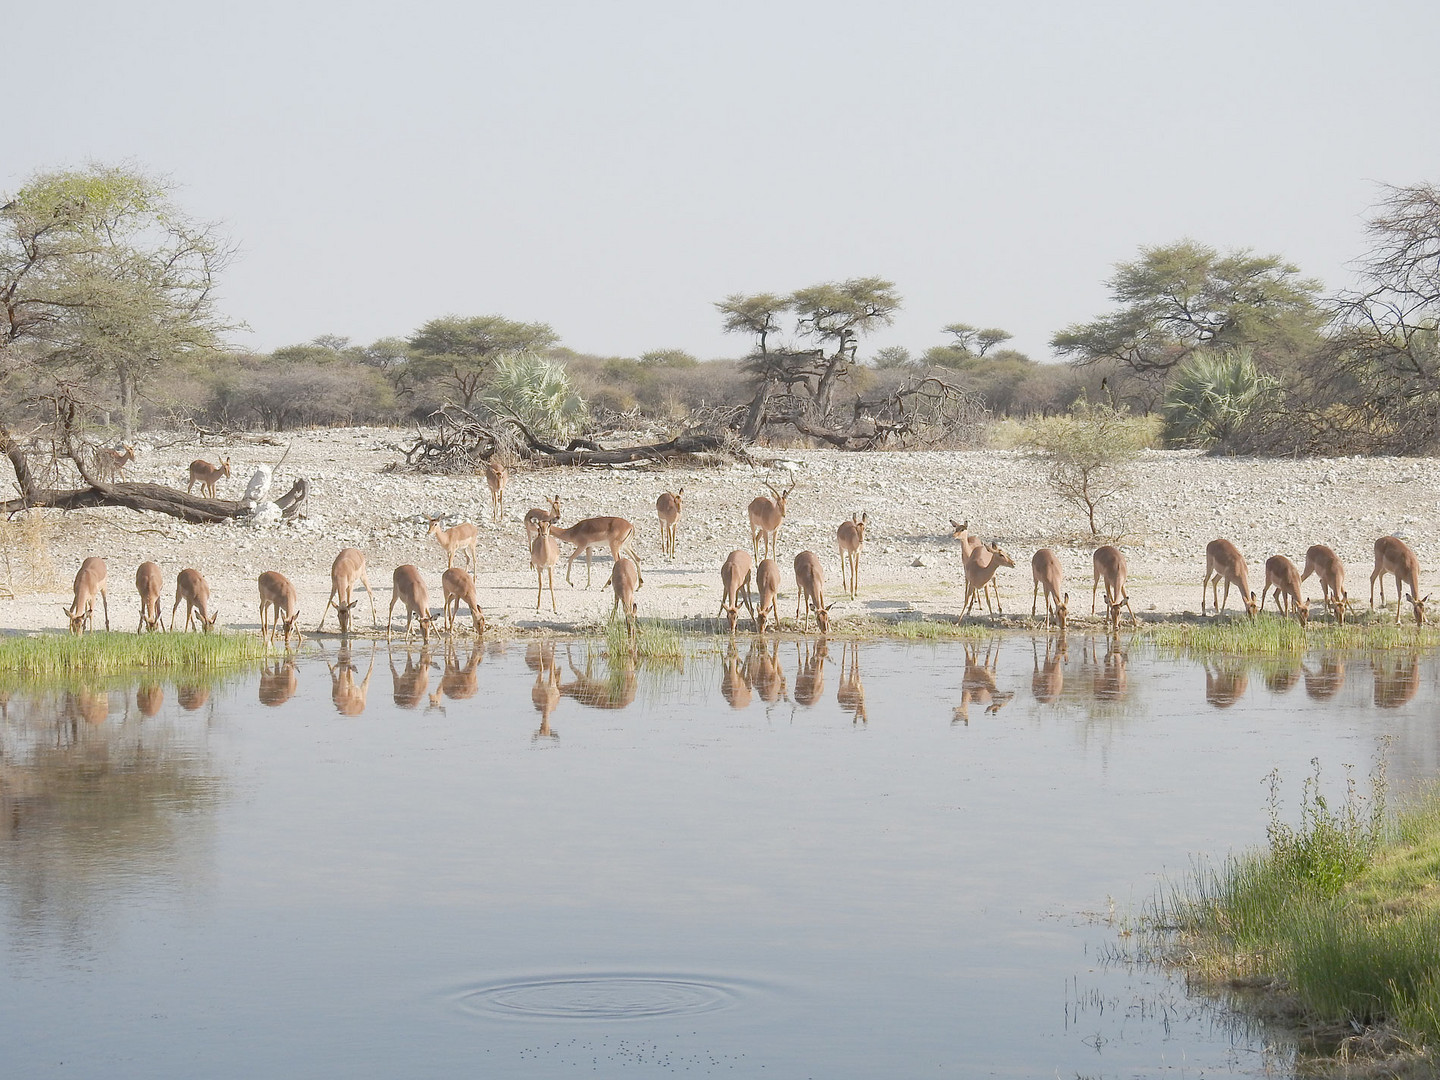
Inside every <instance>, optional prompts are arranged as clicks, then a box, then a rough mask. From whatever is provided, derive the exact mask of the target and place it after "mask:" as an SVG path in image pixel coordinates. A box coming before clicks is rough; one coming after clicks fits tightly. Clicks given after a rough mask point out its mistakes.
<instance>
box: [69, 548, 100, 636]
mask: <svg viewBox="0 0 1440 1080" xmlns="http://www.w3.org/2000/svg"><path fill="white" fill-rule="evenodd" d="M106 576H107V571H106V568H105V560H104V559H102V558H100V557H99V556H96V555H91V556H90V557H89V558H88V559H86V560H85V561H84V562H82V563H81V564H80V569H79V570H78V571H76V573H75V599H74V601H73V602H72V603H71V604H70V606H69V607H68V608H67V607H65V606H64V605H63V604H62V605H61V608H62V610H64V612H65V615H66V617H67V618H68V619H69V620H70V632H71V633H72V634H83V633H84V632H85V630H86V629H87V628H88V627H89V626H90V625H91V624H92V623H93V622H94V621H95V596H96V594H97V593H98V594H99V596H100V604H101V606H102V607H103V608H104V609H105V629H106V630H109V629H110V599H109V597H107V596H106V595H105V579H106Z"/></svg>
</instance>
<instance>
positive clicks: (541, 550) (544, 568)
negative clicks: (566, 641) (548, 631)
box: [530, 521, 588, 615]
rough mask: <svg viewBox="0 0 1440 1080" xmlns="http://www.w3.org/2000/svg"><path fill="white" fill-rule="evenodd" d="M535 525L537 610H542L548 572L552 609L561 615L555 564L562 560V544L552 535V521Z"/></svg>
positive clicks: (532, 558)
mask: <svg viewBox="0 0 1440 1080" xmlns="http://www.w3.org/2000/svg"><path fill="white" fill-rule="evenodd" d="M535 525H536V532H535V539H534V540H531V541H530V565H531V567H532V568H533V569H534V570H535V610H536V611H539V610H540V598H541V596H543V595H544V591H545V575H546V574H547V573H548V574H549V575H550V610H551V611H553V612H554V613H555V614H556V615H559V614H560V609H559V608H558V607H556V606H555V564H556V563H558V562H559V561H560V545H559V544H558V543H557V542H556V540H555V537H553V536H551V535H550V522H548V521H537V522H536V523H535ZM587 561H588V560H587Z"/></svg>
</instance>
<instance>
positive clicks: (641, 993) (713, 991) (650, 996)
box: [459, 974, 739, 1020]
mask: <svg viewBox="0 0 1440 1080" xmlns="http://www.w3.org/2000/svg"><path fill="white" fill-rule="evenodd" d="M738 1000H739V995H738V992H737V990H736V988H735V987H733V986H727V985H724V984H721V983H716V982H708V981H702V980H699V979H689V978H678V977H675V976H668V975H634V974H629V975H589V974H587V975H566V976H558V977H555V978H549V979H527V980H525V981H521V982H506V983H498V984H496V985H493V986H482V987H477V988H474V989H471V990H467V991H464V992H462V993H461V994H460V995H459V1002H460V1005H461V1007H463V1008H465V1009H467V1010H469V1011H472V1012H477V1013H481V1014H484V1015H486V1016H501V1017H507V1018H511V1019H516V1018H526V1019H540V1020H642V1019H652V1018H655V1017H666V1016H691V1015H694V1014H695V1013H704V1012H715V1011H717V1010H720V1009H728V1008H730V1007H732V1006H733V1005H735V1004H736V1002H737V1001H738Z"/></svg>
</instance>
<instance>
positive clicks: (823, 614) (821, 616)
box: [815, 604, 835, 635]
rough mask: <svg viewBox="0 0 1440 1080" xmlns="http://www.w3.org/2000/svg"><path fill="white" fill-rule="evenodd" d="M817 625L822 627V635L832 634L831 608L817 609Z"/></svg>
mask: <svg viewBox="0 0 1440 1080" xmlns="http://www.w3.org/2000/svg"><path fill="white" fill-rule="evenodd" d="M834 606H835V605H834V604H831V605H830V607H834ZM815 625H816V626H818V627H820V633H821V635H824V634H828V633H829V632H830V608H828V607H817V608H816V609H815Z"/></svg>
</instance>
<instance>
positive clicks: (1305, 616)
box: [1295, 600, 1310, 630]
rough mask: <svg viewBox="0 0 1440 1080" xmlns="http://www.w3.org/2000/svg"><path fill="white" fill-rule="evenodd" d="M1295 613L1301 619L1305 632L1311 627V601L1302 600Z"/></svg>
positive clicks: (1301, 626)
mask: <svg viewBox="0 0 1440 1080" xmlns="http://www.w3.org/2000/svg"><path fill="white" fill-rule="evenodd" d="M1295 611H1296V613H1297V614H1298V615H1299V617H1300V628H1301V629H1302V630H1303V629H1304V628H1305V627H1307V626H1309V625H1310V601H1308V600H1301V601H1300V602H1299V603H1298V604H1296V605H1295Z"/></svg>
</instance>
